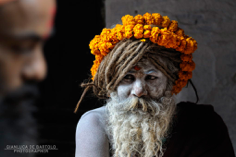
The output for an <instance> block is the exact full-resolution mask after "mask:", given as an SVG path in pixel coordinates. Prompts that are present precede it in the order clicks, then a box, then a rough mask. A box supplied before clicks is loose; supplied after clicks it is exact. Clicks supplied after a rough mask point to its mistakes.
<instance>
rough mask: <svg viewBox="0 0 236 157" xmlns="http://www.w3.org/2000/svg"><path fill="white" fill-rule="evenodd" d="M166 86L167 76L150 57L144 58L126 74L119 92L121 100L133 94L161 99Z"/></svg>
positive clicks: (118, 89)
mask: <svg viewBox="0 0 236 157" xmlns="http://www.w3.org/2000/svg"><path fill="white" fill-rule="evenodd" d="M166 86H167V77H166V76H165V75H164V74H163V73H162V72H161V71H160V70H158V69H157V68H155V66H154V65H153V64H152V63H151V62H150V61H149V60H148V59H142V60H140V61H139V62H138V63H137V65H135V66H134V68H132V69H131V70H130V71H129V72H128V73H127V74H126V75H125V76H124V78H123V80H122V81H121V82H120V84H119V85H118V87H117V94H118V97H119V99H120V100H123V99H126V98H129V97H133V96H136V97H148V98H152V99H159V98H160V97H162V96H163V93H164V92H165V90H166Z"/></svg>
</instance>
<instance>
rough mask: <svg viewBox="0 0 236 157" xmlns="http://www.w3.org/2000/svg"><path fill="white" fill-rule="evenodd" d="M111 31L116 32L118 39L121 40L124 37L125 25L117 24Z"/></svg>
mask: <svg viewBox="0 0 236 157" xmlns="http://www.w3.org/2000/svg"><path fill="white" fill-rule="evenodd" d="M112 31H114V32H116V36H117V39H118V40H122V39H123V38H124V32H125V27H124V26H123V25H120V24H117V25H116V27H115V28H113V29H112Z"/></svg>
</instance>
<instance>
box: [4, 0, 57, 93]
mask: <svg viewBox="0 0 236 157" xmlns="http://www.w3.org/2000/svg"><path fill="white" fill-rule="evenodd" d="M54 12H55V3H54V1H53V0H13V1H10V2H8V3H4V4H2V5H1V6H0V20H1V24H0V79H1V81H0V82H1V84H0V95H1V96H4V95H6V94H7V93H9V92H10V91H14V90H15V89H17V88H19V87H21V86H22V85H24V84H25V83H26V82H28V81H41V80H42V79H43V78H44V77H45V75H46V70H47V68H46V63H45V59H44V56H43V51H42V46H43V43H44V41H45V40H46V39H47V37H48V35H49V34H50V32H51V29H52V21H53V16H54Z"/></svg>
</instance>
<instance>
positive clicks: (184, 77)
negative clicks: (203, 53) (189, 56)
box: [178, 71, 193, 80]
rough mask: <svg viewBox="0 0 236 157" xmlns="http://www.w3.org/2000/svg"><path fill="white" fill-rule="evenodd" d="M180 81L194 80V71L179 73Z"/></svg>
mask: <svg viewBox="0 0 236 157" xmlns="http://www.w3.org/2000/svg"><path fill="white" fill-rule="evenodd" d="M178 75H179V79H181V80H189V79H191V78H192V75H193V73H192V71H179V74H178Z"/></svg>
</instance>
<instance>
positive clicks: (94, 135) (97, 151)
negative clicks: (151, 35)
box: [76, 59, 167, 157]
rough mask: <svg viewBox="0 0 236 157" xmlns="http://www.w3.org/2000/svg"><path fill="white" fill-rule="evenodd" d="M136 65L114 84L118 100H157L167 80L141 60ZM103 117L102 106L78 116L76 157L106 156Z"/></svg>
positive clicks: (107, 151) (149, 64)
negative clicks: (144, 98)
mask: <svg viewBox="0 0 236 157" xmlns="http://www.w3.org/2000/svg"><path fill="white" fill-rule="evenodd" d="M137 66H138V68H133V69H131V70H130V71H129V72H128V73H127V74H126V75H125V77H124V78H123V80H122V81H121V82H120V84H119V85H118V87H117V91H116V92H117V94H118V97H119V99H120V100H121V101H122V100H124V99H127V98H129V97H134V96H135V97H148V98H152V99H156V100H157V99H159V98H160V97H161V96H162V95H163V92H164V91H165V90H166V85H167V77H166V76H165V75H164V74H163V73H162V72H161V71H159V70H158V69H156V68H155V67H154V65H153V64H151V62H150V61H148V60H145V59H142V60H141V61H140V62H138V64H137ZM137 69H138V70H137ZM105 115H106V110H105V107H100V108H98V109H94V110H91V111H89V112H86V113H85V114H84V115H83V116H82V117H81V119H80V121H79V123H78V125H77V130H76V157H84V156H86V157H93V156H96V157H109V140H108V136H107V134H106V133H105V130H106V128H105V123H106V121H107V119H106V118H107V117H105Z"/></svg>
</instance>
